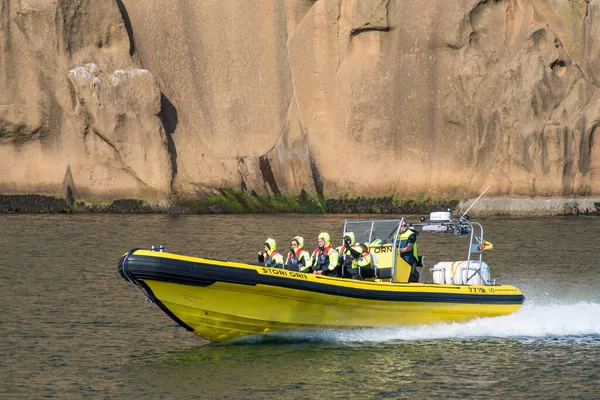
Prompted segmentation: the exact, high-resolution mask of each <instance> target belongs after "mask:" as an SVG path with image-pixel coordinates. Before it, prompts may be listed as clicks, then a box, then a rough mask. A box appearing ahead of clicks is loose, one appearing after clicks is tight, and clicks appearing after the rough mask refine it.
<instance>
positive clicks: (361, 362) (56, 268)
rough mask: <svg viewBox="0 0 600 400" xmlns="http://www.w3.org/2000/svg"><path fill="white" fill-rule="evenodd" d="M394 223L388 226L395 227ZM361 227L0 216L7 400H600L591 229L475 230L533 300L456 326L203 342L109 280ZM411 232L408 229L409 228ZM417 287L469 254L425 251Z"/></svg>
mask: <svg viewBox="0 0 600 400" xmlns="http://www.w3.org/2000/svg"><path fill="white" fill-rule="evenodd" d="M392 217H393V218H396V217H397V216H390V218H392ZM344 218H353V219H354V218H360V219H369V218H371V216H365V215H361V216H356V215H347V216H345V215H328V216H304V215H275V216H167V215H100V214H98V215H46V216H42V215H0V226H1V228H2V229H1V231H0V246H1V248H2V249H3V254H2V258H1V268H0V300H1V301H2V305H3V312H2V314H0V378H1V379H0V397H2V398H61V399H62V398H82V397H90V398H161V397H162V398H274V397H276V398H289V399H292V398H348V397H354V398H394V399H395V398H429V397H442V396H444V397H450V398H453V397H477V398H507V396H508V397H509V398H510V397H519V398H581V399H588V398H589V399H592V398H600V290H598V286H599V284H600V269H599V267H598V265H597V263H598V262H597V260H598V258H599V257H598V256H599V255H600V250H598V246H597V245H596V240H597V238H599V237H600V219H598V218H597V217H583V216H579V217H543V218H533V217H530V218H515V217H493V218H492V217H490V218H486V219H483V220H481V221H482V222H483V225H484V228H485V231H484V233H485V239H486V240H489V241H491V242H492V243H493V244H494V250H492V251H490V252H485V260H486V262H487V263H488V264H489V266H490V269H491V271H492V277H493V278H496V279H497V280H498V281H499V282H500V283H506V284H513V285H515V286H517V287H519V288H520V289H521V290H522V291H523V293H524V294H525V296H526V298H527V300H526V302H525V304H524V306H523V307H522V309H521V310H520V311H518V312H516V313H514V314H511V315H508V316H503V317H497V318H484V319H476V320H471V321H468V322H465V323H451V324H432V325H424V326H414V327H394V328H372V329H353V330H333V331H310V332H305V331H297V332H287V333H274V334H268V335H259V336H254V337H249V338H242V339H238V340H236V341H233V342H230V343H225V344H214V343H209V342H207V341H205V340H203V339H202V338H200V337H198V336H196V335H193V334H191V333H189V332H187V331H186V330H185V329H183V328H181V327H179V326H177V324H175V323H174V322H173V321H172V320H171V319H170V318H169V317H167V316H166V315H165V314H164V313H163V312H162V311H160V310H159V309H158V308H157V307H156V306H155V305H152V304H147V303H146V302H145V300H144V297H143V296H142V294H140V293H139V292H137V291H136V290H135V289H134V287H133V286H131V285H130V284H128V283H127V282H126V281H125V280H123V279H122V278H121V277H120V275H119V274H118V273H117V271H116V263H117V260H118V259H119V257H120V256H121V255H122V254H123V253H125V252H126V251H127V250H129V249H131V248H136V247H146V248H150V246H152V245H155V246H158V245H164V246H165V247H167V250H169V251H173V252H178V253H183V254H188V255H194V256H202V257H207V258H216V259H223V260H232V261H233V260H240V261H254V257H255V254H256V252H257V251H258V250H260V249H261V248H262V243H263V242H264V240H265V239H266V238H267V237H273V238H275V239H276V240H277V242H278V244H279V246H280V250H282V251H286V250H287V244H289V240H290V239H291V238H292V237H294V236H296V235H303V236H304V237H305V241H306V243H307V247H308V248H309V251H310V250H312V247H314V246H315V244H316V243H315V242H316V236H317V234H318V233H319V232H321V231H328V232H330V233H331V235H332V238H333V240H334V241H339V240H341V234H342V232H341V227H342V226H343V220H344ZM413 219H414V220H415V221H416V220H417V218H416V217H413ZM418 243H419V250H420V252H421V253H423V254H425V255H426V258H425V264H426V268H425V269H424V272H423V277H424V280H425V281H427V280H428V279H429V280H430V279H431V271H429V270H428V268H431V267H432V266H433V265H434V264H435V263H436V262H439V261H458V260H462V259H464V258H465V257H466V251H467V248H468V247H467V246H468V241H467V240H466V239H464V238H456V237H453V236H445V235H425V234H422V235H420V236H419V239H418Z"/></svg>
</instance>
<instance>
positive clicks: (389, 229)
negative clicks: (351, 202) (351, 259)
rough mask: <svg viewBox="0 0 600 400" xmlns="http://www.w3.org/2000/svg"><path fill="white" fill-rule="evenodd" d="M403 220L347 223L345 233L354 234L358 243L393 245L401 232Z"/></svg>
mask: <svg viewBox="0 0 600 400" xmlns="http://www.w3.org/2000/svg"><path fill="white" fill-rule="evenodd" d="M402 221H403V219H388V220H369V221H346V223H345V224H344V233H345V232H354V237H355V238H356V242H358V243H373V242H375V241H377V243H380V244H386V243H393V242H394V239H395V238H396V236H397V235H398V232H399V231H400V223H401V222H402Z"/></svg>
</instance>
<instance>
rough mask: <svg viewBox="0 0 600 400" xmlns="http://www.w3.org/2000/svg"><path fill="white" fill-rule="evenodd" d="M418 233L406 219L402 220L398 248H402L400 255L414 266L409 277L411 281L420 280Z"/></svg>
mask: <svg viewBox="0 0 600 400" xmlns="http://www.w3.org/2000/svg"><path fill="white" fill-rule="evenodd" d="M417 235H418V233H417V232H416V231H414V230H412V229H409V228H408V225H407V223H406V221H402V225H401V226H400V235H399V236H398V240H399V243H398V248H399V249H400V257H402V259H403V260H404V261H406V263H407V264H408V265H410V266H411V267H412V268H411V271H410V277H409V278H408V281H409V282H418V281H419V274H418V272H417V268H416V265H417V258H418V252H417Z"/></svg>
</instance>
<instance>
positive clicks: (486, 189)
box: [460, 186, 491, 219]
mask: <svg viewBox="0 0 600 400" xmlns="http://www.w3.org/2000/svg"><path fill="white" fill-rule="evenodd" d="M489 188H491V186H488V187H487V188H485V190H484V191H483V193H481V194H480V195H479V197H478V198H476V199H475V201H474V202H473V204H471V205H470V206H469V208H467V210H466V211H465V212H464V213H463V214H462V215H461V216H460V219H462V218H463V217H464V216H465V215H467V213H468V212H469V210H470V209H471V208H473V206H474V205H475V203H477V202H478V201H479V199H480V198H481V196H483V195H484V194H485V192H487V191H488V189H489Z"/></svg>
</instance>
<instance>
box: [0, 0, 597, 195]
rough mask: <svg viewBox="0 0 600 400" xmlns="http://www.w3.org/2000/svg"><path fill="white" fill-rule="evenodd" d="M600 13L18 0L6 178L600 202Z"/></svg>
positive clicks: (343, 1) (104, 189) (481, 5)
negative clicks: (599, 198) (596, 198)
mask: <svg viewBox="0 0 600 400" xmlns="http://www.w3.org/2000/svg"><path fill="white" fill-rule="evenodd" d="M599 16H600V5H599V4H597V3H594V2H589V3H588V2H586V1H584V0H575V1H571V0H553V1H550V0H529V1H525V0H507V1H497V0H488V1H479V0H452V1H447V2H413V1H406V0H397V1H394V0H369V1H363V0H285V1H276V0H265V1H258V2H239V1H231V0H223V1H219V2H216V1H215V2H213V1H202V2H189V1H182V0H173V1H170V2H164V1H159V0H147V1H144V2H140V1H135V0H117V1H107V0H102V1H101V0H71V1H67V0H58V1H57V0H53V1H50V0H37V1H28V2H19V1H14V0H13V1H11V0H0V20H1V24H0V166H1V168H2V171H3V172H2V176H1V178H0V192H1V193H5V194H6V193H67V194H68V193H69V191H70V192H71V193H72V194H73V195H74V196H75V197H91V198H116V197H119V196H127V197H141V198H158V199H162V198H167V197H169V196H170V195H176V196H180V197H196V196H199V195H203V194H206V193H210V192H212V191H213V190H214V189H216V188H237V189H241V190H254V191H256V192H258V193H262V194H264V193H270V194H274V195H277V194H279V193H295V194H297V193H299V192H300V191H301V190H302V189H303V188H304V189H305V190H306V191H308V192H309V193H317V194H319V195H326V196H329V197H336V196H343V195H345V194H347V193H349V194H352V195H356V196H358V195H363V196H364V195H373V196H381V195H389V194H392V193H396V195H397V196H401V197H407V196H450V195H451V196H461V197H471V196H474V195H476V194H478V193H479V192H480V191H481V189H482V188H484V187H487V186H488V185H491V189H490V190H489V191H488V193H487V194H488V195H492V196H542V197H550V196H564V197H572V196H594V195H595V196H597V195H599V194H600V179H599V178H600V141H599V140H598V139H597V138H596V139H595V138H594V136H596V135H597V134H598V132H596V128H597V127H598V126H599V125H600V88H599V85H600V41H599V39H598V38H600V18H599ZM599 132H600V131H599ZM594 139H595V140H594Z"/></svg>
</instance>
